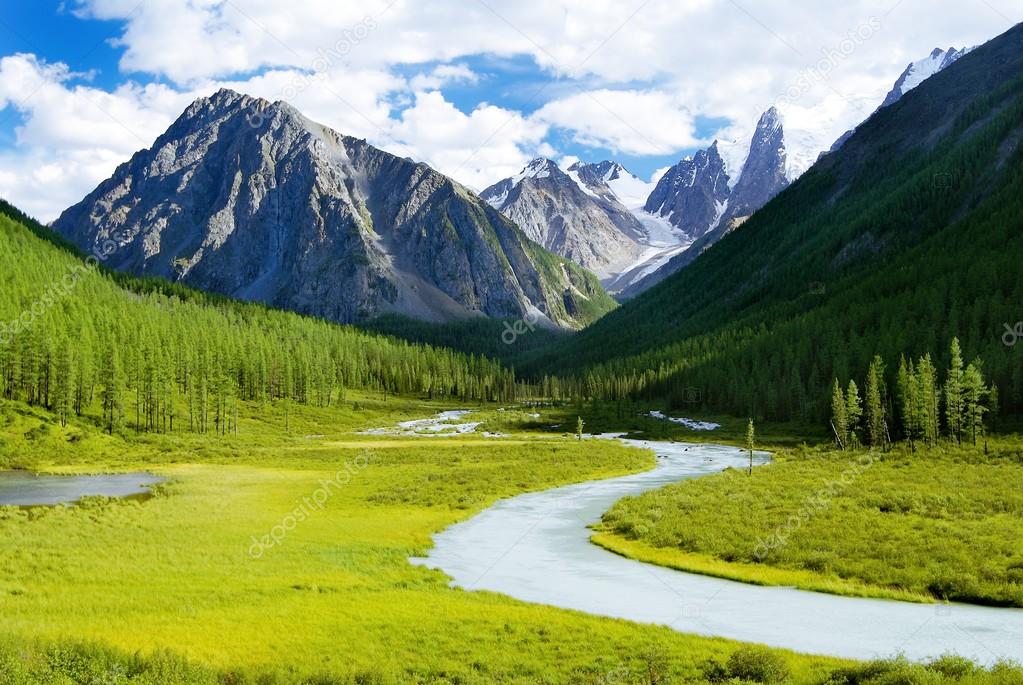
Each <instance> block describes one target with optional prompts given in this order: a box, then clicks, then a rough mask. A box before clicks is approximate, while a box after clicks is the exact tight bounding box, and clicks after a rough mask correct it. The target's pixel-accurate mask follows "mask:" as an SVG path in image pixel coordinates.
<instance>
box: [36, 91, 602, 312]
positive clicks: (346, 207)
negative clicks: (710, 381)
mask: <svg viewBox="0 0 1023 685" xmlns="http://www.w3.org/2000/svg"><path fill="white" fill-rule="evenodd" d="M54 228H55V229H56V230H57V231H58V232H60V233H61V234H62V235H64V236H65V237H67V238H68V239H70V240H71V241H72V242H74V243H75V244H77V245H79V246H80V247H82V248H83V249H85V250H90V251H91V250H93V249H95V248H97V247H98V246H101V245H103V244H107V245H109V246H112V247H113V253H112V254H111V255H110V257H109V259H108V263H109V264H110V265H111V266H113V267H114V268H117V269H121V270H125V271H130V272H132V273H136V274H149V275H154V276H162V277H166V278H169V279H172V280H176V281H182V282H184V283H187V284H188V285H190V286H193V287H197V288H201V289H203V290H210V291H215V292H219V293H223V294H226V295H230V296H233V297H239V298H242V299H248V300H257V301H261V302H266V303H267V304H270V305H274V306H278V307H282V308H288V309H293V310H296V311H299V312H302V313H306V314H311V315H316V316H321V317H324V318H327V319H332V320H335V321H340V322H350V321H357V320H360V319H365V318H369V317H373V316H376V315H378V314H382V313H386V312H394V313H400V314H405V315H409V316H414V317H417V318H422V319H427V320H434V321H443V320H450V319H453V318H458V317H464V316H471V315H479V314H483V315H487V316H493V317H518V316H522V315H524V314H526V313H533V314H535V313H536V312H540V313H541V314H542V318H543V319H545V320H549V321H550V322H552V323H553V324H555V325H558V326H565V327H577V326H579V325H583V324H585V323H587V322H588V321H589V320H590V319H592V318H595V317H596V316H599V315H600V314H602V313H604V312H605V311H607V310H608V309H609V308H610V307H611V306H613V304H612V303H611V301H610V299H609V298H608V296H607V295H606V294H605V293H604V292H603V291H602V290H601V289H600V287H599V285H598V284H597V283H596V280H595V279H594V278H593V277H592V276H591V275H589V274H587V273H585V272H584V271H583V270H582V269H579V268H578V267H576V266H575V265H573V264H570V263H567V262H564V260H559V259H557V258H556V257H555V256H554V255H550V254H547V253H545V252H544V251H543V250H542V249H541V248H539V246H537V245H535V244H533V243H531V242H530V241H529V240H528V239H527V238H526V236H525V235H523V233H522V232H521V231H520V230H519V228H518V227H517V226H516V225H515V224H514V223H513V222H511V221H509V220H508V219H506V218H505V217H503V216H501V214H499V213H498V212H497V211H495V210H494V209H492V208H491V207H489V206H488V205H487V204H486V203H484V202H482V201H481V200H480V199H479V198H478V197H477V196H475V195H474V194H473V193H471V192H470V191H469V190H467V189H466V188H464V187H462V186H461V185H459V184H457V183H456V182H454V181H452V180H451V179H449V178H447V177H445V176H443V175H441V174H439V173H437V172H435V171H433V170H432V169H431V168H430V167H428V166H427V165H425V164H416V163H414V162H411V161H409V160H406V159H402V158H399V157H395V156H394V155H391V154H388V153H386V152H383V151H381V150H379V149H377V148H374V147H373V146H371V145H369V144H367V143H366V142H365V141H363V140H357V139H354V138H351V137H348V136H343V135H340V134H338V133H337V132H335V131H333V130H331V129H329V128H326V127H324V126H322V125H319V124H316V123H314V122H312V121H310V120H308V119H306V118H305V117H304V116H302V115H301V114H300V113H299V112H298V111H296V110H295V109H294V108H292V107H291V106H289V105H287V104H285V103H281V102H276V103H270V102H268V101H266V100H262V99H256V98H251V97H248V96H245V95H241V94H238V93H235V92H232V91H228V90H222V91H219V92H218V93H216V94H215V95H213V96H212V97H209V98H201V99H199V100H197V101H196V102H194V103H193V104H192V105H190V106H189V108H188V109H187V110H186V111H185V112H184V113H183V114H182V115H181V117H179V119H178V120H177V121H176V122H175V123H174V124H173V125H172V126H171V127H170V128H169V129H168V130H167V132H166V133H164V134H163V135H162V136H160V138H158V139H157V141H156V142H155V144H154V145H153V147H152V148H150V149H148V150H142V151H140V152H138V153H136V154H135V155H134V156H133V157H132V159H131V160H130V161H128V162H126V163H125V164H123V165H121V166H120V167H119V168H118V169H117V170H116V172H115V173H114V175H113V176H112V177H111V178H110V179H108V180H106V181H104V182H103V183H102V184H100V186H99V187H98V188H96V190H94V191H93V192H92V193H90V194H89V195H88V196H87V197H86V198H85V199H84V200H82V202H80V203H78V204H77V205H75V206H74V207H71V208H70V209H68V210H66V211H65V212H64V213H63V214H62V215H61V216H60V218H59V219H58V220H57V221H56V222H55V223H54ZM108 241H112V242H108ZM108 249H109V248H108Z"/></svg>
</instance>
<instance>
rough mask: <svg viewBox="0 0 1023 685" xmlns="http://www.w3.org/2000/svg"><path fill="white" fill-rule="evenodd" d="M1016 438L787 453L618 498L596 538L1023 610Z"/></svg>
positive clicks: (759, 579) (774, 578)
mask: <svg viewBox="0 0 1023 685" xmlns="http://www.w3.org/2000/svg"><path fill="white" fill-rule="evenodd" d="M1019 445H1020V442H1019V439H1018V438H999V439H992V440H991V441H990V444H989V449H988V450H987V452H986V453H985V449H984V448H983V447H980V446H978V447H973V446H962V447H957V446H952V445H950V444H943V445H941V446H938V447H935V448H931V449H922V448H918V449H917V450H916V451H915V452H913V451H911V450H910V448H909V447H908V446H905V445H899V446H897V447H895V448H894V449H892V450H891V451H890V452H883V451H880V450H878V451H872V452H868V451H865V450H858V451H851V450H850V451H844V452H843V451H836V450H829V449H825V448H818V449H806V448H799V449H785V450H781V451H779V452H778V453H777V454H776V455H775V460H774V462H773V463H772V464H770V465H767V466H764V467H761V468H757V469H754V471H753V474H752V476H748V475H747V474H746V473H745V471H739V470H728V471H725V472H723V473H721V474H717V475H714V476H710V477H707V478H701V479H698V480H693V481H686V482H682V483H678V484H675V485H671V486H668V487H666V488H663V489H661V490H657V491H653V492H648V493H644V494H643V495H640V496H639V497H634V498H626V499H623V500H621V501H620V502H618V503H617V504H616V505H615V506H614V507H613V508H612V509H611V510H610V511H608V512H607V513H606V514H605V515H604V518H603V521H602V523H601V524H600V525H599V526H598V527H597V531H596V532H595V535H594V542H596V543H598V544H600V545H602V546H604V547H606V548H608V549H611V550H613V551H615V552H618V553H620V554H623V555H626V556H630V557H634V558H637V559H642V560H644V561H648V562H650V563H656V564H661V565H664V566H670V567H673V568H677V569H680V570H685V571H691V572H695V573H704V574H708V575H714V576H719V577H724V578H730V579H732V580H740V581H744V582H750V583H757V584H763V585H793V586H796V587H800V588H804V589H810V590H818V591H822V592H833V593H837V594H847V595H859V596H874V597H888V598H893V599H906V600H915V601H924V602H932V601H943V600H948V601H960V602H972V603H978V604H993V605H1002V606H1016V607H1020V606H1023V547H1020V535H1019V532H1020V530H1023V457H1021V454H1020V448H1019Z"/></svg>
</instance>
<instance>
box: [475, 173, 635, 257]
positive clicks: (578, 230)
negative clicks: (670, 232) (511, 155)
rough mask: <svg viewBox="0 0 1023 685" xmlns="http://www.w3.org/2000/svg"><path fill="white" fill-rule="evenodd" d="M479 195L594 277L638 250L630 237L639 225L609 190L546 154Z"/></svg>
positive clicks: (530, 233) (544, 244)
mask: <svg viewBox="0 0 1023 685" xmlns="http://www.w3.org/2000/svg"><path fill="white" fill-rule="evenodd" d="M573 173H574V172H573ZM480 196H481V197H482V198H483V199H484V200H486V201H487V202H488V203H489V204H490V205H491V206H492V207H494V208H495V209H497V210H498V211H500V212H501V213H502V214H504V215H505V216H506V217H508V218H509V219H511V220H512V221H514V222H515V223H517V224H518V225H519V226H520V227H521V228H522V230H523V231H525V233H526V235H528V236H529V237H530V238H531V239H533V240H535V241H536V242H538V243H540V244H541V245H543V246H544V247H545V248H547V249H548V250H550V251H552V252H555V253H557V254H559V255H561V256H562V257H566V258H568V259H571V260H572V261H574V262H575V263H577V264H581V265H582V266H584V267H586V268H587V269H590V270H592V271H593V272H594V273H596V274H598V275H599V276H607V275H608V274H610V273H613V272H615V271H616V269H618V268H621V267H622V266H623V265H625V264H628V263H629V262H631V261H632V260H634V259H635V258H636V256H637V255H638V254H639V252H640V248H639V245H638V244H637V243H636V240H637V238H638V237H639V236H641V235H643V234H644V231H643V226H642V225H641V224H640V223H639V220H638V219H636V217H635V216H633V215H632V213H631V212H629V211H628V210H627V209H626V208H625V207H624V206H622V205H621V203H619V202H618V201H617V199H616V198H615V197H614V194H613V193H611V192H610V191H608V192H598V191H595V190H593V189H591V188H589V187H587V186H586V185H585V184H582V183H579V182H577V180H576V179H575V178H572V176H570V175H569V174H567V173H565V172H564V171H562V170H561V169H559V168H558V165H557V164H556V163H555V162H553V161H551V160H549V159H544V158H538V159H534V160H533V161H532V162H530V163H529V165H528V166H527V167H526V168H525V169H523V170H522V172H521V173H519V174H518V175H517V176H515V177H512V178H506V179H504V180H502V181H499V182H498V183H495V184H494V185H492V186H490V187H489V188H487V189H486V190H484V191H483V192H482V193H481V194H480Z"/></svg>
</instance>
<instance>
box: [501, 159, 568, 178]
mask: <svg viewBox="0 0 1023 685" xmlns="http://www.w3.org/2000/svg"><path fill="white" fill-rule="evenodd" d="M559 171H560V169H558V165H557V164H556V163H555V162H554V161H553V160H551V159H548V158H547V157H535V158H533V159H532V160H530V162H529V164H527V165H526V166H525V167H523V169H522V171H520V172H519V173H518V174H517V175H516V176H515V177H514V178H513V179H512V181H513V182H514V183H516V184H517V183H519V182H520V181H522V180H523V179H526V178H547V177H548V176H551V175H553V174H554V173H556V172H559Z"/></svg>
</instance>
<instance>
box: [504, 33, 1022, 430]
mask: <svg viewBox="0 0 1023 685" xmlns="http://www.w3.org/2000/svg"><path fill="white" fill-rule="evenodd" d="M1021 170H1023V25H1021V26H1017V27H1015V28H1013V29H1012V30H1010V31H1009V32H1007V33H1006V34H1004V35H1002V36H1000V37H998V38H996V39H994V40H992V41H990V42H989V43H987V44H986V45H983V46H981V47H979V48H976V49H975V50H972V51H971V52H969V53H967V54H966V55H965V56H963V57H961V58H960V59H958V60H956V61H955V62H954V63H952V64H950V65H949V66H947V67H946V68H945V69H943V70H941V71H939V72H938V73H936V74H934V75H933V76H931V77H930V78H928V79H926V80H925V81H923V82H922V83H921V84H919V85H918V86H916V87H915V88H913V89H912V90H911V91H909V92H908V93H906V94H905V95H903V97H901V98H900V99H899V100H898V101H897V102H896V103H894V104H892V105H889V106H888V107H884V108H881V109H880V110H879V111H878V112H877V113H875V114H874V115H873V116H872V117H871V118H870V119H868V120H867V121H866V122H864V123H863V124H862V125H861V126H860V127H859V128H858V129H857V130H856V132H855V133H854V134H853V135H852V136H851V137H850V138H849V140H848V141H847V142H846V144H845V145H843V146H842V147H841V148H840V149H839V150H837V151H836V152H834V153H832V154H829V155H827V156H825V157H824V158H823V159H822V160H820V161H819V162H818V163H817V164H815V165H814V166H813V167H812V168H811V169H810V170H809V171H807V172H806V173H805V174H803V175H802V176H801V177H800V178H799V179H798V180H796V181H795V182H793V183H792V184H791V185H790V186H789V187H788V188H786V189H785V190H784V191H782V192H781V193H780V194H779V195H778V196H777V197H775V198H774V199H773V200H772V201H770V202H769V203H767V205H765V206H764V207H763V208H761V209H760V210H759V211H757V212H756V213H755V214H753V215H752V216H751V217H750V218H749V219H747V220H746V222H745V223H744V224H743V225H742V228H741V230H737V231H732V232H731V233H729V234H728V235H726V236H724V237H723V238H721V240H720V241H719V242H718V243H717V244H716V245H715V246H714V248H713V249H710V250H706V251H704V252H703V253H702V254H700V255H699V256H698V257H697V258H696V259H694V260H693V261H692V263H691V264H690V265H689V266H688V267H687V268H685V269H682V270H681V271H678V272H677V273H675V274H673V275H671V276H669V277H668V278H666V279H664V280H663V281H662V282H661V283H659V284H657V285H656V286H654V287H653V288H651V289H650V290H648V291H646V292H644V293H642V294H641V295H639V296H638V297H636V298H634V299H632V300H630V301H629V302H627V303H625V304H624V305H623V306H622V307H620V308H619V309H618V310H616V311H615V312H613V313H611V314H609V315H608V316H607V317H605V318H604V319H602V320H601V321H599V322H597V323H596V324H594V325H593V326H591V327H589V328H587V329H585V330H583V331H581V332H579V333H577V334H575V335H573V336H571V337H570V338H568V339H567V340H565V341H563V342H560V343H559V344H557V345H555V346H554V347H553V348H552V349H551V350H548V351H547V352H546V353H544V354H541V355H539V356H536V357H534V358H532V359H529V360H525V362H526V363H524V364H520V365H519V368H526V369H528V370H529V371H530V372H531V373H543V372H549V371H550V370H552V369H558V370H559V372H561V373H563V374H564V373H572V372H574V373H576V374H578V376H579V377H581V378H582V377H585V378H586V379H587V383H588V387H594V388H599V390H598V391H597V392H596V393H595V394H598V395H600V396H613V395H614V394H615V393H618V394H619V395H618V396H621V393H641V394H642V396H644V397H669V398H671V401H673V402H677V403H679V404H682V403H684V402H686V398H697V400H696V402H695V403H691V405H690V407H691V408H693V409H698V408H700V407H702V408H704V409H705V410H713V411H719V412H729V413H734V414H737V415H741V416H747V415H749V416H762V417H769V418H777V419H784V418H804V419H813V420H819V419H821V418H823V417H824V415H825V414H826V413H827V406H826V401H825V399H826V398H827V397H828V394H827V388H828V386H829V384H830V383H831V381H832V379H833V378H836V377H837V378H840V379H841V380H842V381H843V382H846V381H847V380H848V379H849V378H850V377H852V376H856V377H857V378H861V377H862V375H863V374H864V373H865V372H866V368H867V365H868V364H869V363H870V360H871V358H872V357H873V355H874V354H880V355H882V356H883V357H884V359H885V360H886V361H887V362H888V364H889V371H892V372H893V371H894V369H895V368H897V366H898V361H899V357H900V355H903V354H905V355H906V356H919V355H922V354H924V353H930V354H932V355H936V357H935V363H936V365H937V366H939V367H942V366H945V365H946V364H947V352H946V351H947V350H948V345H949V341H950V340H951V339H952V338H953V337H954V336H958V337H959V338H960V341H961V343H962V346H963V349H964V350H966V351H967V354H968V355H969V356H970V357H971V358H972V357H973V356H974V355H979V356H980V357H982V358H983V360H984V373H985V376H987V377H988V378H989V379H990V380H992V381H993V382H994V384H995V385H997V387H998V389H999V398H1000V402H1001V404H1002V407H1003V409H1006V410H1009V411H1019V410H1020V409H1023V358H1021V357H1020V355H1019V353H1018V351H1013V349H1012V348H1011V347H1009V346H1008V344H1007V343H1003V341H1002V337H1003V336H1004V335H1005V331H1006V325H1009V326H1011V325H1013V322H1016V321H1019V319H1020V313H1019V302H1023V278H1021V277H1020V273H1021V272H1020V264H1023V173H1021ZM890 376H891V374H890ZM889 382H894V380H893V379H892V378H891V377H890V378H889ZM692 405H697V406H692Z"/></svg>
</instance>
